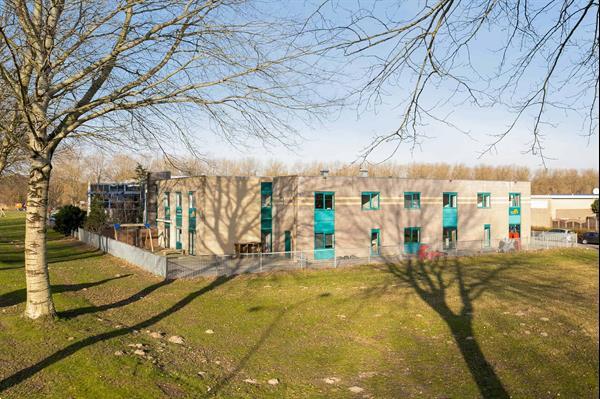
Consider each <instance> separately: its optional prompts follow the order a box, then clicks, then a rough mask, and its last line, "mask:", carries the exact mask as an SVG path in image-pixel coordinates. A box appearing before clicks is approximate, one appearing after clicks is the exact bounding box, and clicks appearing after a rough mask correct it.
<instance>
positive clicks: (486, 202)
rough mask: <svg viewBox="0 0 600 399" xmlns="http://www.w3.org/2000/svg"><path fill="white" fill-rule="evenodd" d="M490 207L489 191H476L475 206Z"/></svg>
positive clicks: (490, 196)
mask: <svg viewBox="0 0 600 399" xmlns="http://www.w3.org/2000/svg"><path fill="white" fill-rule="evenodd" d="M491 207H492V194H491V193H477V208H479V209H489V208H491Z"/></svg>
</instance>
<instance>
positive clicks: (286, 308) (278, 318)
mask: <svg viewBox="0 0 600 399" xmlns="http://www.w3.org/2000/svg"><path fill="white" fill-rule="evenodd" d="M329 296H331V294H330V293H328V292H325V293H323V294H320V295H319V296H317V298H316V299H321V298H327V297H329ZM314 299H315V298H306V299H304V300H302V301H298V302H296V303H294V304H293V305H291V306H284V307H282V308H281V309H280V310H279V312H278V313H277V315H276V316H275V317H274V318H273V320H272V321H271V323H269V325H268V326H267V328H265V329H264V330H263V332H262V334H261V335H260V337H259V338H258V340H257V341H256V342H255V343H254V345H252V347H251V348H250V349H249V350H248V352H246V354H245V355H244V357H242V358H241V359H240V361H239V362H238V364H237V365H236V366H235V368H234V369H233V370H232V371H230V372H229V373H227V375H225V376H224V377H222V378H220V379H219V380H218V381H217V383H216V385H215V386H214V387H212V389H211V390H210V392H209V393H207V394H206V395H205V397H206V398H208V397H211V396H215V395H217V394H218V393H219V392H220V391H221V390H222V389H223V388H225V387H226V386H227V385H228V384H229V382H230V381H231V380H232V379H233V378H234V377H235V376H237V375H238V374H239V372H240V371H241V370H242V369H243V368H244V367H245V366H246V364H248V361H249V360H250V359H251V358H252V356H254V354H255V353H256V352H258V351H259V349H260V348H261V347H262V346H263V345H264V343H265V341H266V340H267V339H268V338H269V337H270V336H271V333H272V332H273V330H274V329H275V328H276V327H277V324H279V322H280V321H281V319H283V317H284V316H285V315H286V314H287V313H290V312H292V311H293V310H295V309H297V308H299V307H300V306H303V305H305V304H307V303H308V302H310V301H313V300H314ZM262 309H263V308H262V307H261V306H253V307H250V308H249V309H248V312H250V313H254V312H258V311H261V310H262Z"/></svg>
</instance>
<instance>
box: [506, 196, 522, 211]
mask: <svg viewBox="0 0 600 399" xmlns="http://www.w3.org/2000/svg"><path fill="white" fill-rule="evenodd" d="M508 203H509V204H508V205H509V206H510V207H513V208H520V207H521V193H508Z"/></svg>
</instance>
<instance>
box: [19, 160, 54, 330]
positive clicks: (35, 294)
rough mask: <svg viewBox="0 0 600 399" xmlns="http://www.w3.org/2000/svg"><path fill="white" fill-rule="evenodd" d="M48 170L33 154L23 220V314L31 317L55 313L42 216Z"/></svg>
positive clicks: (42, 161)
mask: <svg viewBox="0 0 600 399" xmlns="http://www.w3.org/2000/svg"><path fill="white" fill-rule="evenodd" d="M51 170H52V166H51V165H50V163H49V162H48V161H47V158H45V157H44V158H42V157H41V156H36V157H35V158H34V159H33V160H32V161H31V168H30V171H29V188H28V192H27V219H26V222H25V279H26V283H27V304H26V307H25V316H27V317H29V318H31V319H37V318H39V317H44V316H46V317H54V316H55V315H56V312H55V310H54V303H53V302H52V295H51V292H50V280H49V276H48V262H47V259H46V218H47V212H48V186H49V182H50V171H51Z"/></svg>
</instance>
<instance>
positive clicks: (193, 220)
mask: <svg viewBox="0 0 600 399" xmlns="http://www.w3.org/2000/svg"><path fill="white" fill-rule="evenodd" d="M189 229H190V231H191V230H196V218H195V217H193V218H190V222H189Z"/></svg>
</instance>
